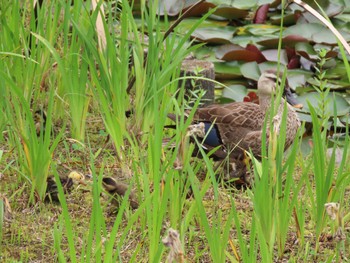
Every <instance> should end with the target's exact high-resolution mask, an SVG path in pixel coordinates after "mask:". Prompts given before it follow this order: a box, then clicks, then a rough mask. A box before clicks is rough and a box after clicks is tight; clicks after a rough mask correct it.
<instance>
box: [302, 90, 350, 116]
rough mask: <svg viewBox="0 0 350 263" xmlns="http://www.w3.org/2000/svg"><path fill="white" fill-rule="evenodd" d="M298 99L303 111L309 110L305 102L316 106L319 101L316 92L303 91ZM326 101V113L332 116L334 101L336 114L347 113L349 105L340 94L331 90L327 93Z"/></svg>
mask: <svg viewBox="0 0 350 263" xmlns="http://www.w3.org/2000/svg"><path fill="white" fill-rule="evenodd" d="M333 94H334V96H333ZM334 100H335V102H334ZM298 101H299V102H300V103H301V104H303V105H304V108H303V111H304V112H310V109H309V107H308V103H307V102H310V104H311V105H313V106H314V107H317V105H318V104H319V101H320V94H319V93H318V92H309V93H305V94H302V95H300V96H299V97H298ZM326 101H327V102H328V103H327V104H326V105H325V111H326V114H327V115H329V116H332V117H334V103H335V104H336V105H337V116H343V115H345V114H347V113H349V110H350V105H349V103H348V102H347V101H346V100H345V99H344V98H343V97H342V96H341V95H339V94H336V93H333V92H332V93H329V94H328V96H327V97H326Z"/></svg>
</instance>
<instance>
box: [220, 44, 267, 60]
mask: <svg viewBox="0 0 350 263" xmlns="http://www.w3.org/2000/svg"><path fill="white" fill-rule="evenodd" d="M216 57H217V58H219V59H222V60H225V61H234V60H239V61H246V62H251V61H257V62H258V63H260V62H263V61H266V59H265V57H264V56H263V55H262V53H261V52H260V50H259V49H258V48H257V47H255V46H253V45H248V46H247V47H246V48H242V47H240V46H238V45H234V44H228V45H223V46H221V47H220V48H218V50H217V52H216Z"/></svg>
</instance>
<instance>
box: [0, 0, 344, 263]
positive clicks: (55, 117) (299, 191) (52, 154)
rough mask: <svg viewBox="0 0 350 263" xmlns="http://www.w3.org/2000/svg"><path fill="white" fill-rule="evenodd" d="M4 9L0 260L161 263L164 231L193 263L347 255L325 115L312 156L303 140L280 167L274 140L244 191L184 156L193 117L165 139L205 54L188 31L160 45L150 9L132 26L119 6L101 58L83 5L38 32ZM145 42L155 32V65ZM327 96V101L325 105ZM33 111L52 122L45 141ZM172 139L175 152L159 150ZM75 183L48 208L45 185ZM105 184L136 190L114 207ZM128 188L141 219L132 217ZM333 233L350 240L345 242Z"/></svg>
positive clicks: (13, 9)
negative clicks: (176, 237)
mask: <svg viewBox="0 0 350 263" xmlns="http://www.w3.org/2000/svg"><path fill="white" fill-rule="evenodd" d="M3 4H4V5H3ZM1 5H2V6H4V9H2V10H3V11H2V12H1V14H0V21H1V24H2V25H4V28H3V30H1V31H0V43H1V50H0V66H1V67H0V68H1V70H0V74H1V78H0V84H1V85H0V90H1V93H0V103H1V104H0V109H1V111H2V115H3V116H4V118H1V119H0V129H1V135H0V143H1V144H0V145H1V146H0V176H1V180H2V182H4V183H1V184H0V192H1V193H3V194H4V195H5V196H6V197H7V199H8V200H9V203H10V205H11V210H12V220H7V219H6V218H5V211H6V210H5V209H6V202H5V201H4V200H0V226H1V232H0V241H1V245H0V259H1V261H4V262H14V261H23V262H29V261H39V262H44V261H56V262H67V261H68V262H160V261H162V262H163V261H165V259H166V258H167V256H168V254H169V248H168V247H166V246H165V245H164V244H163V243H162V239H163V237H164V236H165V235H166V234H167V232H168V229H170V228H173V229H176V230H177V231H178V232H179V234H180V241H181V248H180V250H181V251H182V252H183V254H184V256H185V260H187V261H188V262H193V261H201V262H210V261H213V262H225V261H231V262H242V261H243V262H254V261H261V262H272V261H282V260H284V259H288V260H290V261H291V262H314V261H318V262H321V261H323V262H325V261H327V262H329V261H332V260H335V261H339V262H340V261H341V260H345V258H348V257H349V256H350V255H349V254H348V251H350V250H349V231H348V228H349V222H348V218H349V216H348V215H349V212H348V211H349V204H348V203H347V202H346V200H347V199H348V198H349V187H348V185H349V174H350V166H349V162H347V161H346V160H347V158H348V156H347V150H346V149H348V147H349V146H348V145H349V138H348V136H347V137H346V140H345V147H344V148H345V150H344V153H343V156H342V157H343V158H342V161H341V163H340V165H339V166H336V165H335V149H336V148H333V149H334V150H333V152H332V155H331V158H330V159H328V158H327V156H326V151H325V149H326V148H327V147H328V146H327V138H326V137H327V133H326V132H327V130H326V129H323V130H322V126H323V125H324V124H325V123H326V122H328V120H329V118H328V115H327V113H325V112H322V111H321V113H320V112H317V111H316V110H317V109H315V110H312V111H311V112H312V118H313V125H314V133H313V135H312V140H313V143H314V147H313V150H312V152H311V154H310V156H303V155H302V153H301V152H300V143H301V138H300V139H296V141H295V143H294V144H293V146H292V147H291V150H290V151H289V154H288V155H286V157H283V156H284V154H283V148H284V147H283V145H284V137H285V133H284V132H281V134H280V136H276V135H274V134H273V132H272V134H271V135H270V140H271V143H270V146H269V148H268V149H263V153H266V152H268V153H269V154H268V157H266V158H263V161H262V163H261V164H260V163H257V162H255V167H256V168H259V169H255V185H254V187H253V188H252V189H250V190H246V191H244V190H238V189H235V188H233V187H232V186H231V187H230V186H227V185H225V182H223V181H222V180H220V179H218V178H217V176H216V172H215V171H214V170H213V164H212V161H211V160H210V159H209V158H208V157H206V156H204V158H203V159H202V160H199V159H193V158H190V157H189V156H191V151H192V150H193V145H189V144H188V142H187V141H186V139H185V136H184V135H185V134H186V132H187V127H188V125H189V124H190V120H191V117H192V115H191V114H190V116H189V118H188V119H187V120H185V119H184V118H183V117H182V118H181V117H180V118H179V121H178V123H177V128H176V131H175V132H173V133H171V132H170V131H167V130H166V129H164V126H165V125H167V124H168V120H167V114H168V113H169V112H175V113H177V114H179V115H181V113H183V112H184V111H185V104H186V103H185V101H184V100H183V94H184V90H183V87H181V88H179V83H178V82H179V74H180V72H179V68H180V67H179V65H180V64H181V61H182V60H183V59H184V58H185V57H186V56H187V55H188V54H189V53H190V52H191V51H192V50H194V49H196V48H197V46H195V45H193V44H192V43H190V41H189V37H190V33H191V31H190V32H188V33H186V34H185V35H182V37H181V38H178V37H177V34H175V33H178V34H179V33H182V32H176V29H175V33H174V34H170V35H169V36H168V37H166V38H165V37H164V36H165V34H164V32H162V31H161V28H160V27H159V26H158V22H159V21H160V18H159V17H158V16H157V15H156V12H155V8H150V9H147V10H146V9H145V10H142V12H141V14H142V15H141V18H140V19H141V21H142V23H141V27H138V26H137V23H136V22H135V20H134V17H133V14H132V11H131V10H132V9H131V7H130V6H129V2H128V1H125V0H123V1H121V10H122V11H118V12H119V13H118V14H119V19H118V20H117V21H115V20H112V19H111V18H109V19H106V21H105V24H104V28H105V29H106V30H109V31H108V32H111V34H107V44H106V48H105V49H104V50H103V49H101V48H100V47H99V46H98V39H97V36H96V32H95V21H96V19H97V15H98V12H97V11H95V12H94V13H90V11H89V7H88V6H87V7H86V8H82V2H81V1H74V5H73V7H70V6H69V5H68V4H66V3H65V2H64V1H62V2H59V1H58V2H57V3H56V2H55V1H52V2H51V3H50V4H49V5H45V7H43V8H42V9H41V10H40V11H39V15H38V21H39V23H38V25H39V26H38V27H37V28H36V27H35V23H34V21H33V13H32V8H30V7H27V6H23V7H21V6H20V5H19V4H18V3H17V4H16V3H15V4H13V3H12V2H11V1H4V3H2V4H1ZM108 8H110V9H109V10H107V11H108V13H112V12H113V11H114V10H112V7H110V6H109V7H108ZM59 10H64V12H60V11H59ZM19 14H22V15H21V16H20V15H19ZM48 14H50V16H49V15H48ZM208 15H209V14H208ZM28 17H29V18H28ZM30 17H32V19H30ZM205 18H206V17H203V18H202V19H199V20H198V23H197V24H196V25H194V27H193V28H192V30H194V29H195V27H196V26H197V25H198V24H200V22H201V21H202V20H204V19H205ZM18 21H20V26H18ZM5 22H6V23H5ZM165 22H167V23H170V22H169V21H168V20H167V18H165ZM48 28H50V30H47V29H48ZM29 29H31V30H32V31H33V33H32V38H31V41H32V45H31V50H30V55H29V50H28V48H29V45H28V43H27V42H26V40H27V39H30V37H29V35H30V32H29ZM51 29H52V30H51ZM146 32H153V33H152V34H148V36H149V41H148V53H147V56H145V54H144V46H145V43H143V41H142V39H143V36H144V34H145V33H146ZM140 35H141V37H140ZM56 39H58V41H56ZM320 61H322V58H321V59H320ZM320 65H321V66H322V63H320ZM133 76H135V77H136V78H135V80H136V81H135V86H134V88H133V89H131V90H130V92H128V85H129V81H130V79H131V78H132V77H133ZM319 76H322V72H320V73H319ZM326 92H327V90H326V89H320V94H321V98H322V95H324V94H325V93H326ZM324 97H326V96H324ZM198 103H199V101H196V103H195V105H194V109H195V108H196V107H198ZM323 104H324V102H323ZM323 104H322V105H323ZM310 108H312V107H310ZM335 108H336V107H335ZM37 109H44V110H45V111H46V113H47V120H46V123H44V122H42V123H41V124H40V125H39V126H40V127H39V128H40V132H39V136H38V135H37V126H36V124H35V122H34V118H33V115H34V113H35V111H36V110H37ZM130 109H132V110H133V114H132V116H131V118H126V116H125V111H127V110H130ZM318 109H322V107H318ZM192 114H193V112H192ZM319 116H321V122H320V120H319ZM285 118H286V117H285V116H284V118H282V119H283V120H282V124H281V125H282V127H283V126H285V122H286V119H285ZM282 130H283V129H282ZM347 132H348V130H347ZM107 134H108V139H107V136H106V135H107ZM172 135H175V136H174V137H173V138H172V142H174V143H175V145H176V146H175V149H170V148H166V147H163V145H162V142H163V139H164V138H165V137H170V136H172ZM300 137H301V136H300ZM265 140H267V138H265ZM198 143H199V142H198ZM265 155H266V154H265ZM179 160H180V161H181V166H182V169H177V168H176V166H177V165H178V163H177V162H178V161H179ZM71 171H79V172H81V173H83V174H91V176H92V179H91V180H88V179H86V181H83V183H81V184H78V185H75V186H74V188H73V190H72V192H71V193H69V194H65V193H64V189H63V186H62V185H60V184H58V196H59V200H60V204H54V203H49V202H43V200H44V199H45V192H46V179H47V177H54V178H56V181H59V180H58V179H59V178H65V177H67V175H68V174H69V172H71ZM103 176H114V177H116V178H117V179H118V180H120V181H124V182H126V183H128V184H129V185H130V188H129V190H128V191H127V192H126V193H125V196H124V198H122V201H121V202H120V203H119V205H118V208H116V207H114V206H113V205H112V204H111V202H110V201H111V200H110V196H109V195H108V194H106V193H105V192H104V190H103V188H102V178H103ZM131 190H132V191H133V193H135V195H136V197H137V200H138V202H139V207H138V208H137V209H136V210H132V209H131V208H130V207H129V202H128V196H129V195H130V194H131ZM190 193H192V195H191V196H190ZM329 202H337V203H339V205H340V208H341V209H340V212H339V213H338V215H339V218H340V219H341V220H340V224H338V223H339V222H338V223H337V222H335V221H333V220H331V219H330V218H329V217H328V216H327V214H326V212H325V207H324V205H325V204H326V203H329ZM337 224H338V225H337ZM339 227H340V229H341V231H342V233H343V234H344V238H343V237H342V238H340V239H337V238H336V236H334V234H335V232H337V230H338V229H339Z"/></svg>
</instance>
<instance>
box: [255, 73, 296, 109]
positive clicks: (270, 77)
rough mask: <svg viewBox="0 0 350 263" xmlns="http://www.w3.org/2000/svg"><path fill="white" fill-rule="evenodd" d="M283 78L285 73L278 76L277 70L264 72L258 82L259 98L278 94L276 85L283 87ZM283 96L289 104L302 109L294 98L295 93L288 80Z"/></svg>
mask: <svg viewBox="0 0 350 263" xmlns="http://www.w3.org/2000/svg"><path fill="white" fill-rule="evenodd" d="M282 77H283V73H282V72H279V73H278V74H277V71H276V70H273V69H270V70H266V71H264V72H263V73H262V74H261V76H260V78H259V80H258V94H259V97H262V98H264V97H265V98H266V97H268V98H270V97H271V94H275V93H276V85H277V83H278V85H279V86H281V84H282ZM283 96H284V97H285V99H286V100H287V102H288V103H289V104H290V105H292V106H294V107H296V108H300V107H301V104H299V103H298V101H297V100H296V99H295V98H294V96H293V93H292V91H291V89H290V86H289V84H288V80H287V79H286V81H285V83H284V92H283Z"/></svg>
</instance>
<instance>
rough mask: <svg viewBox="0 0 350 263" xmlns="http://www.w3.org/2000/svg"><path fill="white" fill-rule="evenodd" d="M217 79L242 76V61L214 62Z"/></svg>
mask: <svg viewBox="0 0 350 263" xmlns="http://www.w3.org/2000/svg"><path fill="white" fill-rule="evenodd" d="M214 65H215V78H216V79H237V78H241V77H242V73H241V70H240V68H241V66H242V63H240V62H238V61H232V62H214Z"/></svg>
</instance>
